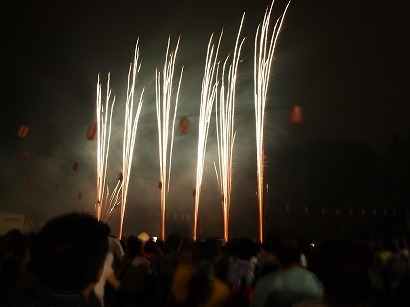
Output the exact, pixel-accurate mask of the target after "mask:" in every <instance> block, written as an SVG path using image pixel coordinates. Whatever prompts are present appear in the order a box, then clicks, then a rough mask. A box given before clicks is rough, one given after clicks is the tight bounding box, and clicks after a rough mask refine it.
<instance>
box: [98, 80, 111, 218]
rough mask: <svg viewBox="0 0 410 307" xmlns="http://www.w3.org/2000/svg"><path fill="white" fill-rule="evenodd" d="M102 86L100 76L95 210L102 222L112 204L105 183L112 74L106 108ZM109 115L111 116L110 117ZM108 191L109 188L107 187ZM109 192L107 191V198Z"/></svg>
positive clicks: (109, 133) (109, 132)
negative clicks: (107, 200)
mask: <svg viewBox="0 0 410 307" xmlns="http://www.w3.org/2000/svg"><path fill="white" fill-rule="evenodd" d="M101 90H102V86H101V83H100V76H99V75H98V82H97V101H96V114H97V203H96V204H95V210H96V215H97V219H98V220H101V216H102V212H104V211H105V210H106V207H107V206H108V207H109V206H110V204H109V203H108V204H106V201H105V198H104V194H105V182H106V174H107V164H108V156H109V150H110V138H111V123H112V114H113V109H114V103H115V97H114V98H113V100H112V102H111V101H110V99H111V89H110V74H108V81H107V92H106V99H105V108H104V105H103V104H102V102H101V100H102V98H101ZM108 114H109V115H110V116H109V117H108ZM107 190H108V187H107ZM108 196H109V192H108V191H107V197H108Z"/></svg>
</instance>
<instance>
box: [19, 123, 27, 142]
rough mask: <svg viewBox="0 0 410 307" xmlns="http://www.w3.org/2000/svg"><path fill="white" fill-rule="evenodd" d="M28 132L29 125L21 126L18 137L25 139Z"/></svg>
mask: <svg viewBox="0 0 410 307" xmlns="http://www.w3.org/2000/svg"><path fill="white" fill-rule="evenodd" d="M28 130H29V127H28V126H27V125H24V124H23V125H21V126H20V129H19V131H18V133H17V136H18V137H19V138H20V139H24V138H25V137H26V136H27V133H28Z"/></svg>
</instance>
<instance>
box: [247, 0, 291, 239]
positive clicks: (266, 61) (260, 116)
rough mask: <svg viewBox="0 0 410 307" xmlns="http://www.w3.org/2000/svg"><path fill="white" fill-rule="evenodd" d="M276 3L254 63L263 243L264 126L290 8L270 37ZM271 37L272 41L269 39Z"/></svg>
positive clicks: (259, 40) (267, 17) (261, 33)
mask: <svg viewBox="0 0 410 307" xmlns="http://www.w3.org/2000/svg"><path fill="white" fill-rule="evenodd" d="M273 4H274V1H272V4H271V6H270V7H269V8H268V9H267V10H266V12H265V15H264V18H263V22H262V25H259V26H258V29H257V31H256V38H255V62H254V97H255V119H256V154H257V171H256V173H257V179H258V192H257V195H258V208H259V240H260V242H263V218H264V217H263V211H264V199H263V193H264V191H263V171H264V160H265V156H264V151H263V130H264V129H263V128H264V127H263V126H264V125H263V124H264V118H265V104H266V96H267V91H268V85H269V76H270V71H271V65H272V61H273V55H274V52H275V47H276V42H277V39H278V36H279V33H280V30H281V27H282V24H283V21H284V18H285V15H286V11H287V9H288V7H289V4H290V1H289V2H288V4H287V6H286V8H285V10H284V12H283V14H282V15H281V16H280V17H279V18H278V19H277V20H276V23H275V27H274V29H273V31H272V33H271V35H270V33H269V21H270V16H271V13H272V8H273ZM269 36H270V39H269Z"/></svg>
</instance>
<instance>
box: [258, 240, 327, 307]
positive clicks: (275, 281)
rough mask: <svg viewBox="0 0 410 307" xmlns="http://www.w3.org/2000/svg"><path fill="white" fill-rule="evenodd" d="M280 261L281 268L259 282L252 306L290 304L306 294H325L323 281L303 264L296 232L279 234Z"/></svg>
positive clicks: (301, 298) (276, 306)
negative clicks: (294, 233)
mask: <svg viewBox="0 0 410 307" xmlns="http://www.w3.org/2000/svg"><path fill="white" fill-rule="evenodd" d="M277 260H278V265H279V269H278V270H276V271H274V272H273V273H269V274H266V275H264V276H262V277H261V278H260V279H258V280H257V281H256V285H255V291H254V296H253V299H252V302H251V306H252V307H262V306H275V307H288V306H289V307H291V306H293V305H294V304H295V303H297V302H299V301H302V300H303V299H304V298H307V297H318V298H321V297H322V295H323V288H322V285H321V283H320V281H319V280H318V278H317V277H316V275H315V274H314V273H312V272H311V271H309V270H307V269H305V268H303V267H302V265H301V249H300V244H299V240H298V238H297V237H296V236H295V235H293V234H284V235H282V236H281V237H280V239H279V242H278V246H277Z"/></svg>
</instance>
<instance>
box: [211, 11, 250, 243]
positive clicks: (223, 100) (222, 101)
mask: <svg viewBox="0 0 410 307" xmlns="http://www.w3.org/2000/svg"><path fill="white" fill-rule="evenodd" d="M244 17H245V14H244V15H243V16H242V20H241V25H240V27H239V32H238V36H237V38H236V43H235V49H234V55H233V58H232V63H231V65H230V66H229V72H228V76H227V86H226V88H225V67H226V64H227V61H228V58H229V57H227V58H226V60H225V62H224V65H223V69H222V77H221V87H220V95H219V105H218V99H216V105H215V107H216V131H217V140H218V158H219V159H218V168H217V167H216V165H215V172H216V176H217V180H218V186H219V191H220V193H221V199H222V209H223V220H224V238H225V242H227V241H228V239H229V215H230V205H231V191H232V164H233V145H234V142H235V133H234V114H235V93H236V78H237V71H238V63H239V56H240V53H241V48H242V45H243V42H244V39H242V40H241V41H239V37H240V33H241V29H242V25H243V20H244ZM218 107H219V108H218ZM218 114H219V116H218Z"/></svg>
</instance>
